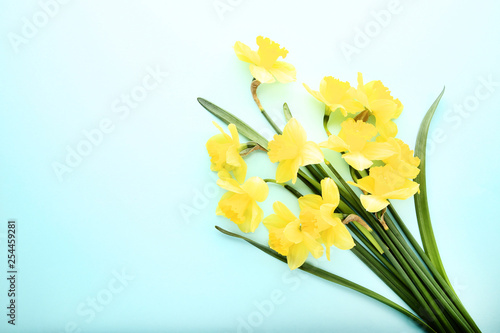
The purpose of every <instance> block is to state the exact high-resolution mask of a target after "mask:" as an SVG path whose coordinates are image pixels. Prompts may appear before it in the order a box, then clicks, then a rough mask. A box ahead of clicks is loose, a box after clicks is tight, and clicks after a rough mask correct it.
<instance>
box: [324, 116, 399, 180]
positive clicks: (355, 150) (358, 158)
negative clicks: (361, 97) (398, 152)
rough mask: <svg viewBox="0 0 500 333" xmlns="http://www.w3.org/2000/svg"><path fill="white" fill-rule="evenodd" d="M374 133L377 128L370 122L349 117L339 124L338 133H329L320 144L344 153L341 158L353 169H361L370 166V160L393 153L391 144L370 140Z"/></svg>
mask: <svg viewBox="0 0 500 333" xmlns="http://www.w3.org/2000/svg"><path fill="white" fill-rule="evenodd" d="M376 135H377V129H376V128H375V126H373V125H372V124H369V123H365V122H364V121H362V120H358V121H355V120H354V119H352V118H349V119H347V120H346V121H344V122H343V123H342V124H341V130H340V132H339V135H334V134H332V135H330V136H329V137H328V141H325V142H322V143H320V146H321V147H322V148H328V149H331V150H334V151H336V152H339V153H344V154H343V155H342V158H344V160H345V161H346V162H347V163H348V164H349V165H350V166H352V167H353V168H354V169H356V170H359V171H361V170H365V169H367V168H369V167H370V166H372V165H373V162H372V161H375V160H383V159H385V158H388V157H390V156H392V155H394V154H395V151H394V150H393V147H392V145H391V144H389V143H387V142H371V141H370V140H371V139H373V137H375V136H376Z"/></svg>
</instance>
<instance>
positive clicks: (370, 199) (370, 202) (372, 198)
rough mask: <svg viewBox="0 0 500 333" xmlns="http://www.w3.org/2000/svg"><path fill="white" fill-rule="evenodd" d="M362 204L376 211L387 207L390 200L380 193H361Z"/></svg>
mask: <svg viewBox="0 0 500 333" xmlns="http://www.w3.org/2000/svg"><path fill="white" fill-rule="evenodd" d="M360 199H361V204H362V205H363V207H365V209H366V210H367V211H369V212H370V213H376V212H379V211H381V210H382V209H384V208H385V207H387V205H389V201H387V200H385V199H384V198H383V197H381V196H378V195H364V194H361V197H360Z"/></svg>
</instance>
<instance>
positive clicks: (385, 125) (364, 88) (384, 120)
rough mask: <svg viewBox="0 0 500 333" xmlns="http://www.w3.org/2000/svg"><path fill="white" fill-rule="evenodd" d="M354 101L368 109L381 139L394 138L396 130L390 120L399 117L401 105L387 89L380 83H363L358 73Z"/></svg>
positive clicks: (401, 109) (361, 76)
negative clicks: (373, 117)
mask: <svg viewBox="0 0 500 333" xmlns="http://www.w3.org/2000/svg"><path fill="white" fill-rule="evenodd" d="M356 95H357V97H356V99H357V100H358V102H359V103H361V104H362V105H363V106H364V107H365V108H366V109H368V110H369V111H370V112H371V113H372V114H373V115H374V116H375V120H376V124H375V125H376V127H377V130H378V132H379V133H380V135H381V136H383V137H395V136H396V134H397V133H398V128H397V126H396V124H395V123H394V122H393V121H392V119H396V118H398V117H399V115H400V114H401V112H402V111H403V104H401V102H400V101H399V99H394V98H393V97H392V96H391V92H390V91H389V89H388V88H387V87H386V86H384V84H383V83H382V82H381V81H370V82H368V83H367V84H364V83H363V75H362V74H361V73H358V88H357V90H356Z"/></svg>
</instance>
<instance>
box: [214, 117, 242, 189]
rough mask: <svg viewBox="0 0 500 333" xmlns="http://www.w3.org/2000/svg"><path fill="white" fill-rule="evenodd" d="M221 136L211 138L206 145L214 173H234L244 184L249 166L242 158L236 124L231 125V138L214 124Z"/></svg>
mask: <svg viewBox="0 0 500 333" xmlns="http://www.w3.org/2000/svg"><path fill="white" fill-rule="evenodd" d="M214 125H215V126H216V127H217V128H218V129H219V131H220V132H221V134H217V135H214V136H213V137H211V138H210V139H209V140H208V141H207V144H206V147H207V151H208V155H210V157H211V160H210V161H211V162H212V165H211V167H210V168H211V169H212V171H221V170H224V169H225V170H227V171H232V172H233V174H234V177H235V178H236V180H237V181H238V182H240V183H243V181H244V180H245V177H246V174H247V164H246V163H245V161H244V160H243V158H242V157H241V156H240V151H241V145H240V137H239V135H238V131H237V129H236V126H235V125H234V124H229V126H228V128H229V132H230V133H231V136H232V137H231V136H230V135H228V134H226V133H225V132H224V130H223V129H222V128H221V127H220V126H219V125H218V124H217V123H216V122H214Z"/></svg>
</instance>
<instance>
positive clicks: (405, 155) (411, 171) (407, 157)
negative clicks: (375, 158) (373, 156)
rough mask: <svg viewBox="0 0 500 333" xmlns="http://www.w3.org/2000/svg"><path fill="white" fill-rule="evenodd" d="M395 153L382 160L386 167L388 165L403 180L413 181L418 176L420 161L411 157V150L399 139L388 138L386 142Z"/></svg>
mask: <svg viewBox="0 0 500 333" xmlns="http://www.w3.org/2000/svg"><path fill="white" fill-rule="evenodd" d="M387 142H388V143H390V144H391V145H392V146H393V147H394V148H393V149H394V150H395V151H396V154H394V155H392V156H391V157H388V158H386V159H384V160H383V162H384V163H385V164H387V165H390V166H391V167H392V168H393V169H394V170H396V172H397V173H399V174H400V175H401V176H402V177H404V178H409V179H414V178H415V177H417V176H418V174H419V172H420V169H419V168H418V166H419V165H420V159H419V158H418V157H416V156H413V150H411V149H410V147H409V146H408V145H407V144H406V143H404V142H403V141H402V140H400V139H396V138H389V139H388V140H387Z"/></svg>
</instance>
